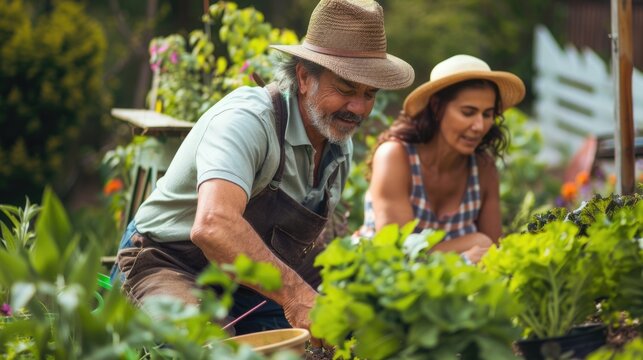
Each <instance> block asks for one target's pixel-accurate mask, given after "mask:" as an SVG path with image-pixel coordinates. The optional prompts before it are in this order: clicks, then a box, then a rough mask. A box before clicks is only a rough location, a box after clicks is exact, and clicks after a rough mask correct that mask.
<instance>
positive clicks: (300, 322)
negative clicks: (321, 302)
mask: <svg viewBox="0 0 643 360" xmlns="http://www.w3.org/2000/svg"><path fill="white" fill-rule="evenodd" d="M316 297H317V292H316V291H314V290H313V289H312V288H300V289H297V290H295V293H294V294H292V296H291V297H289V298H288V300H287V301H286V302H285V303H284V304H283V309H284V315H285V316H286V320H288V322H289V323H290V325H292V327H295V328H304V329H307V330H309V331H310V310H311V309H312V308H313V306H314V305H315V298H316ZM310 343H311V344H312V345H313V346H314V347H321V346H322V343H321V340H319V339H316V338H313V337H311V338H310Z"/></svg>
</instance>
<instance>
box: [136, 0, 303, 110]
mask: <svg viewBox="0 0 643 360" xmlns="http://www.w3.org/2000/svg"><path fill="white" fill-rule="evenodd" d="M203 22H204V25H205V27H206V29H207V30H208V31H203V30H194V31H192V32H191V33H190V35H189V38H188V39H187V40H186V39H185V38H184V37H183V36H181V35H178V34H172V35H169V36H167V37H162V38H156V39H154V40H152V42H151V43H150V63H151V67H152V70H153V71H154V72H155V74H156V79H155V85H154V86H153V88H152V89H151V92H150V94H149V97H150V101H152V102H154V103H153V106H154V107H155V108H156V109H157V110H159V111H162V112H163V113H165V114H168V115H170V116H173V117H175V118H177V119H182V120H187V121H196V120H197V119H198V118H199V116H201V114H202V113H203V112H205V110H207V109H208V108H209V107H211V106H212V105H214V104H215V103H216V102H217V101H219V100H220V99H221V98H222V97H223V96H224V95H226V94H227V93H228V92H230V91H232V90H234V89H236V88H238V87H240V86H243V85H252V84H253V80H252V79H251V78H250V76H249V75H250V74H251V73H253V72H256V73H258V74H259V75H260V76H261V77H262V78H263V79H264V80H266V81H269V80H270V79H272V72H271V71H272V70H273V69H272V67H271V60H270V59H269V57H268V46H269V45H270V44H274V43H279V44H296V43H298V41H299V40H298V38H297V36H296V35H295V33H294V32H292V31H290V30H287V29H275V28H273V27H272V26H271V25H270V24H269V23H267V22H265V21H264V16H263V14H262V13H261V12H259V11H257V10H255V9H254V8H251V7H248V8H244V9H239V8H238V5H237V4H236V3H234V2H230V1H218V2H217V3H215V4H213V5H211V6H210V8H209V10H208V12H207V13H206V14H204V16H203ZM210 31H211V32H212V33H213V34H216V35H217V38H215V39H211V38H210V35H209V32H210Z"/></svg>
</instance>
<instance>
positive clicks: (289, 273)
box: [118, 0, 414, 334]
mask: <svg viewBox="0 0 643 360" xmlns="http://www.w3.org/2000/svg"><path fill="white" fill-rule="evenodd" d="M273 47H274V48H275V49H277V50H280V51H282V52H284V53H287V54H289V56H286V58H284V59H282V62H281V64H279V68H278V71H277V79H278V83H279V91H276V87H273V88H272V89H273V90H272V95H271V93H270V92H269V91H267V90H266V89H265V88H259V87H254V88H250V87H244V88H240V89H237V90H235V91H233V92H231V93H230V94H229V95H227V96H226V97H224V98H223V99H222V100H221V101H219V102H218V103H217V104H216V105H215V106H213V107H212V108H211V109H209V110H208V111H207V112H206V113H205V114H204V115H203V116H202V117H201V118H200V120H199V121H198V122H197V123H196V124H195V126H194V128H193V129H192V131H191V132H190V133H189V134H188V136H187V137H186V139H185V140H184V142H183V144H182V145H181V147H180V148H179V150H178V151H177V153H176V155H175V157H174V159H173V161H172V163H171V165H170V166H169V168H168V171H167V172H166V174H165V176H164V177H163V178H161V179H160V180H159V181H158V184H157V187H156V189H155V190H154V192H153V193H152V194H151V195H150V197H149V198H148V199H147V200H146V201H145V202H144V203H143V204H142V205H141V207H140V208H139V210H138V212H137V214H136V216H135V218H134V221H133V222H132V223H131V224H130V226H128V231H126V233H125V235H124V237H123V241H122V243H121V249H122V250H121V251H120V252H119V254H118V266H119V268H120V270H121V271H122V272H123V274H124V276H125V280H124V284H123V288H124V290H125V291H126V292H127V294H128V296H129V297H130V298H131V299H133V300H134V301H136V302H140V301H141V300H143V299H144V298H145V297H147V296H150V295H161V294H162V295H169V296H174V297H176V298H179V299H181V300H183V301H185V302H186V303H193V304H198V302H199V300H198V299H196V298H195V297H194V295H192V292H191V291H190V290H191V289H192V288H194V287H195V283H194V281H195V279H196V277H197V276H198V273H199V272H200V271H201V270H203V268H204V267H205V266H206V265H207V264H208V263H209V261H216V262H217V263H219V264H221V263H231V262H233V261H234V259H235V258H236V257H237V255H239V254H242V253H243V254H246V255H247V256H249V257H250V258H251V259H253V260H255V261H266V262H270V263H272V264H274V265H275V266H276V267H277V268H278V269H279V270H280V271H281V274H282V283H283V287H282V288H281V289H280V290H278V291H275V292H267V291H264V290H262V289H260V288H257V287H254V286H251V285H248V284H241V285H242V286H241V287H240V288H239V290H238V291H237V292H236V293H235V304H234V306H233V308H232V309H231V312H230V314H231V316H233V317H236V316H239V315H241V314H243V313H244V312H245V311H247V310H248V309H250V308H252V307H254V306H255V305H257V304H258V303H260V302H261V301H263V300H264V299H266V298H268V299H269V301H268V303H267V304H265V305H263V306H262V307H261V308H259V309H258V310H256V311H254V312H253V313H252V314H251V315H250V316H248V317H247V318H245V319H244V320H243V321H240V322H238V323H237V324H236V325H235V330H236V333H237V334H244V333H248V332H256V331H261V330H268V329H275V328H283V327H289V326H293V327H302V328H309V325H310V320H309V318H308V313H309V311H310V309H311V307H312V306H313V304H314V299H315V296H316V295H317V292H316V291H315V288H314V287H315V286H316V285H317V284H318V283H319V275H318V274H317V273H316V271H315V269H313V267H312V263H313V260H314V256H315V255H316V254H317V253H318V252H319V249H320V246H316V244H315V239H316V238H317V237H318V236H319V234H320V232H321V230H322V229H323V227H324V225H325V223H326V221H327V218H328V215H329V214H330V213H331V212H332V211H333V209H334V208H335V205H336V204H337V202H338V201H339V197H340V194H341V190H342V189H343V186H344V183H345V181H346V178H347V176H348V173H349V165H350V158H351V155H352V143H351V140H350V139H351V136H352V135H353V133H355V131H356V130H357V128H358V127H359V125H360V124H361V122H362V121H364V120H365V119H367V117H368V115H369V113H370V112H371V110H372V108H373V104H374V101H375V94H376V93H377V91H378V89H399V88H403V87H406V86H408V85H410V84H411V83H412V82H413V78H414V72H413V69H412V68H411V66H410V65H408V64H407V63H406V62H404V61H402V60H400V59H398V58H396V57H394V56H391V55H388V54H387V53H386V37H385V32H384V22H383V15H382V8H381V7H380V6H379V5H378V4H377V3H376V2H374V1H372V0H322V1H321V2H320V3H319V4H318V5H317V7H316V8H315V10H314V12H313V14H312V16H311V19H310V23H309V27H308V32H307V35H306V40H305V41H304V42H303V44H302V45H293V46H273ZM279 93H281V96H280V94H279ZM275 94H277V95H276V96H275ZM275 98H277V99H278V100H277V101H274V99H275ZM273 101H274V103H275V106H273ZM281 101H283V102H282V104H283V109H282V111H278V108H279V106H280V105H279V104H280V102H281ZM280 113H281V114H283V115H282V116H279V114H280ZM282 118H283V119H282Z"/></svg>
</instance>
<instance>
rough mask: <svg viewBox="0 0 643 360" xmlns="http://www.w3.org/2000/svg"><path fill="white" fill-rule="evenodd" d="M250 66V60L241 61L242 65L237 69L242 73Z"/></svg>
mask: <svg viewBox="0 0 643 360" xmlns="http://www.w3.org/2000/svg"><path fill="white" fill-rule="evenodd" d="M249 66H250V61H248V60H246V61H244V62H243V65H242V66H241V69H239V72H240V73H242V72H244V71H246V70H247V69H248V67H249Z"/></svg>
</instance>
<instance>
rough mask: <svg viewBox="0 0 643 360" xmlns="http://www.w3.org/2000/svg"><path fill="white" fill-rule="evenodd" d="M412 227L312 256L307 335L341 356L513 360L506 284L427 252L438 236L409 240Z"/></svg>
mask: <svg viewBox="0 0 643 360" xmlns="http://www.w3.org/2000/svg"><path fill="white" fill-rule="evenodd" d="M413 227H414V224H412V223H411V224H410V225H407V226H405V227H404V228H403V229H402V230H401V231H400V229H399V227H398V226H396V225H390V226H388V227H385V228H384V229H382V230H381V231H380V232H379V233H378V234H377V235H376V236H375V237H374V238H373V239H372V240H371V241H362V242H360V243H358V244H353V243H352V242H351V240H350V239H349V238H344V239H336V240H334V241H333V242H332V243H331V244H330V245H329V246H328V247H327V248H326V250H325V251H324V252H322V253H321V254H320V255H319V256H318V257H317V260H316V265H318V266H321V267H322V270H321V274H322V285H321V292H320V296H319V298H318V300H317V303H316V305H315V307H314V308H313V310H312V312H311V319H312V322H313V324H312V327H311V331H312V334H313V336H316V337H320V338H323V340H324V341H325V342H328V343H330V344H332V345H334V346H336V352H335V358H341V357H343V358H344V359H349V358H352V357H353V356H356V357H358V358H367V359H444V358H455V357H456V356H458V354H459V356H461V357H462V358H463V359H509V358H514V356H513V353H512V351H511V342H512V341H513V340H514V339H515V338H517V336H518V333H519V331H518V330H517V329H516V328H515V327H514V326H513V324H512V317H513V316H514V315H515V314H517V312H518V305H517V304H516V303H515V302H514V301H513V299H512V297H511V296H510V294H509V293H508V291H507V290H506V288H505V286H504V284H503V283H502V282H501V281H499V280H497V279H494V278H492V277H491V276H489V275H488V274H486V273H484V272H483V271H482V270H481V269H479V268H477V267H474V266H469V265H466V264H465V263H464V262H463V261H462V259H461V258H460V257H459V256H458V255H456V254H452V253H434V254H429V253H428V252H427V250H428V249H429V248H430V245H434V244H435V243H437V242H438V241H439V240H440V239H441V238H442V236H443V233H442V232H425V233H423V234H415V235H410V233H411V231H412V229H413Z"/></svg>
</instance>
